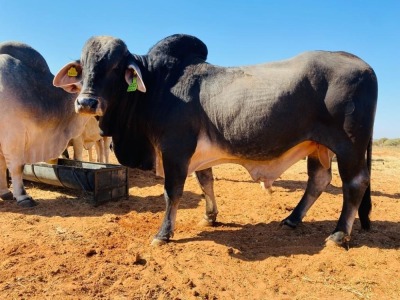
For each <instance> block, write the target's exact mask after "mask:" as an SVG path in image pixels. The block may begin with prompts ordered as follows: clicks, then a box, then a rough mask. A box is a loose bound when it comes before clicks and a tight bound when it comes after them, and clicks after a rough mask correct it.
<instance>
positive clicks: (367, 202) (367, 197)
mask: <svg viewBox="0 0 400 300" xmlns="http://www.w3.org/2000/svg"><path fill="white" fill-rule="evenodd" d="M371 166H372V136H371V139H370V141H369V143H368V148H367V167H368V172H369V176H370V178H371ZM371 208H372V203H371V180H370V183H369V185H368V187H367V189H366V190H365V193H364V196H363V198H362V200H361V204H360V207H359V208H358V217H359V218H360V222H361V228H362V229H365V230H369V229H371V220H370V219H369V214H370V212H371Z"/></svg>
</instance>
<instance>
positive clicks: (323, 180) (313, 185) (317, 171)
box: [281, 152, 332, 228]
mask: <svg viewBox="0 0 400 300" xmlns="http://www.w3.org/2000/svg"><path fill="white" fill-rule="evenodd" d="M307 173H308V181H307V188H306V190H305V192H304V195H303V197H302V198H301V200H300V202H299V203H298V204H297V206H296V207H295V209H294V210H293V211H292V213H291V214H290V215H289V216H288V217H287V218H286V219H284V220H283V221H282V222H281V225H286V226H289V227H290V228H296V227H297V225H298V224H299V223H301V221H302V220H303V218H304V216H305V215H306V213H307V211H308V210H309V209H310V207H311V206H312V205H313V204H314V202H315V201H316V200H317V199H318V197H319V196H320V195H321V194H322V192H323V191H324V190H325V189H326V187H327V186H328V185H329V183H330V182H331V180H332V172H331V168H329V169H326V168H324V167H323V166H322V164H321V163H320V160H319V158H318V153H317V152H314V153H312V154H311V155H309V156H308V158H307Z"/></svg>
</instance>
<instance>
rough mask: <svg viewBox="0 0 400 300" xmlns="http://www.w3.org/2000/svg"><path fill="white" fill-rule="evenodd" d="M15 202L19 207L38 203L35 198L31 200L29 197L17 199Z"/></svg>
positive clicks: (32, 205)
mask: <svg viewBox="0 0 400 300" xmlns="http://www.w3.org/2000/svg"><path fill="white" fill-rule="evenodd" d="M17 204H18V205H19V206H21V207H34V206H36V205H38V203H37V202H36V201H35V200H33V199H32V198H31V197H29V198H25V199H22V200H18V201H17Z"/></svg>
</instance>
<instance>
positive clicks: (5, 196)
mask: <svg viewBox="0 0 400 300" xmlns="http://www.w3.org/2000/svg"><path fill="white" fill-rule="evenodd" d="M0 198H1V199H3V200H14V195H13V193H11V192H8V193H5V194H3V195H1V196H0Z"/></svg>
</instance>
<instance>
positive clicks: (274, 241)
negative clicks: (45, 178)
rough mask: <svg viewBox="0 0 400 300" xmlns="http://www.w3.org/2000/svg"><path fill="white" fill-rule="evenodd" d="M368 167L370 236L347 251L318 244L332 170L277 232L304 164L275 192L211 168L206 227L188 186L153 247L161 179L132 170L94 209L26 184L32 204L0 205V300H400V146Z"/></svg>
mask: <svg viewBox="0 0 400 300" xmlns="http://www.w3.org/2000/svg"><path fill="white" fill-rule="evenodd" d="M373 159H374V160H373V175H372V189H373V192H372V196H373V212H372V215H371V219H372V221H373V229H372V230H371V231H370V232H363V231H361V230H360V224H359V221H358V219H357V220H356V222H355V225H354V230H353V234H352V240H351V244H350V249H349V250H345V249H343V248H339V247H334V246H329V247H325V243H324V240H325V238H326V237H327V236H328V235H329V234H330V233H331V231H332V230H333V229H334V227H335V224H336V221H337V219H338V216H339V213H340V210H341V205H342V194H341V188H340V187H341V182H340V179H339V176H338V172H337V168H336V164H335V163H334V165H333V169H334V171H333V174H334V176H333V180H332V184H331V185H330V186H329V187H328V189H327V191H326V192H325V193H324V194H323V195H322V196H321V197H320V199H319V200H318V201H317V202H316V204H315V205H314V206H313V207H312V208H311V210H310V211H309V213H308V215H307V216H306V217H305V219H304V223H303V224H302V225H301V226H300V227H299V228H298V229H296V230H289V229H284V228H281V227H280V226H279V223H280V221H281V220H282V219H283V218H284V217H286V216H287V215H288V214H289V213H290V211H291V210H292V209H293V208H294V206H295V205H296V204H297V202H298V201H299V199H300V197H301V196H302V193H303V191H304V187H305V184H306V180H307V174H306V162H305V161H304V160H302V161H300V162H298V163H297V164H295V165H294V166H292V167H291V168H290V169H289V170H288V171H286V172H285V173H284V174H283V175H282V176H281V178H280V179H279V180H277V181H276V182H275V184H274V189H273V193H272V194H268V193H266V192H265V191H263V190H262V189H261V188H260V185H259V184H258V183H255V182H252V181H251V179H250V177H249V175H248V173H247V172H246V171H245V169H243V168H242V167H240V166H236V165H230V164H228V165H222V166H218V167H215V168H214V175H215V177H216V182H215V192H216V197H217V202H218V205H219V206H218V208H219V215H218V225H217V226H216V227H213V228H202V227H199V226H197V223H198V222H199V221H200V220H201V218H202V216H203V213H204V209H205V208H204V207H205V203H204V199H203V197H202V194H201V191H200V188H199V187H198V185H197V183H196V180H195V178H193V177H189V178H188V180H187V182H186V185H185V192H184V196H183V200H182V202H181V205H180V210H179V211H178V217H177V228H176V231H175V236H174V238H173V240H172V241H171V242H170V243H169V244H167V245H165V246H162V247H159V248H155V247H151V246H150V242H151V240H152V238H153V236H154V234H155V233H156V232H157V230H158V227H159V226H160V224H161V220H162V217H163V214H164V199H163V180H162V179H161V178H156V177H155V176H154V175H153V174H152V173H151V172H143V171H137V170H130V175H129V199H123V200H120V201H116V202H109V203H105V204H104V205H101V206H99V207H93V206H91V205H90V204H88V199H89V198H90V195H87V194H84V193H83V192H81V191H74V190H68V189H65V188H58V187H54V186H50V185H44V184H38V183H27V188H28V192H29V193H30V194H31V195H32V196H33V197H34V198H35V199H36V200H37V201H38V202H39V205H38V206H37V207H35V208H32V209H23V208H20V207H18V206H17V205H16V203H15V202H14V201H1V200H0V211H1V212H0V213H1V218H0V226H1V233H0V257H1V259H0V299H400V279H399V278H400V277H399V276H400V275H399V274H400V251H399V248H400V188H399V187H400V185H399V178H400V149H398V148H397V149H396V148H392V149H390V148H375V149H374V156H373ZM114 162H115V160H114Z"/></svg>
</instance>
